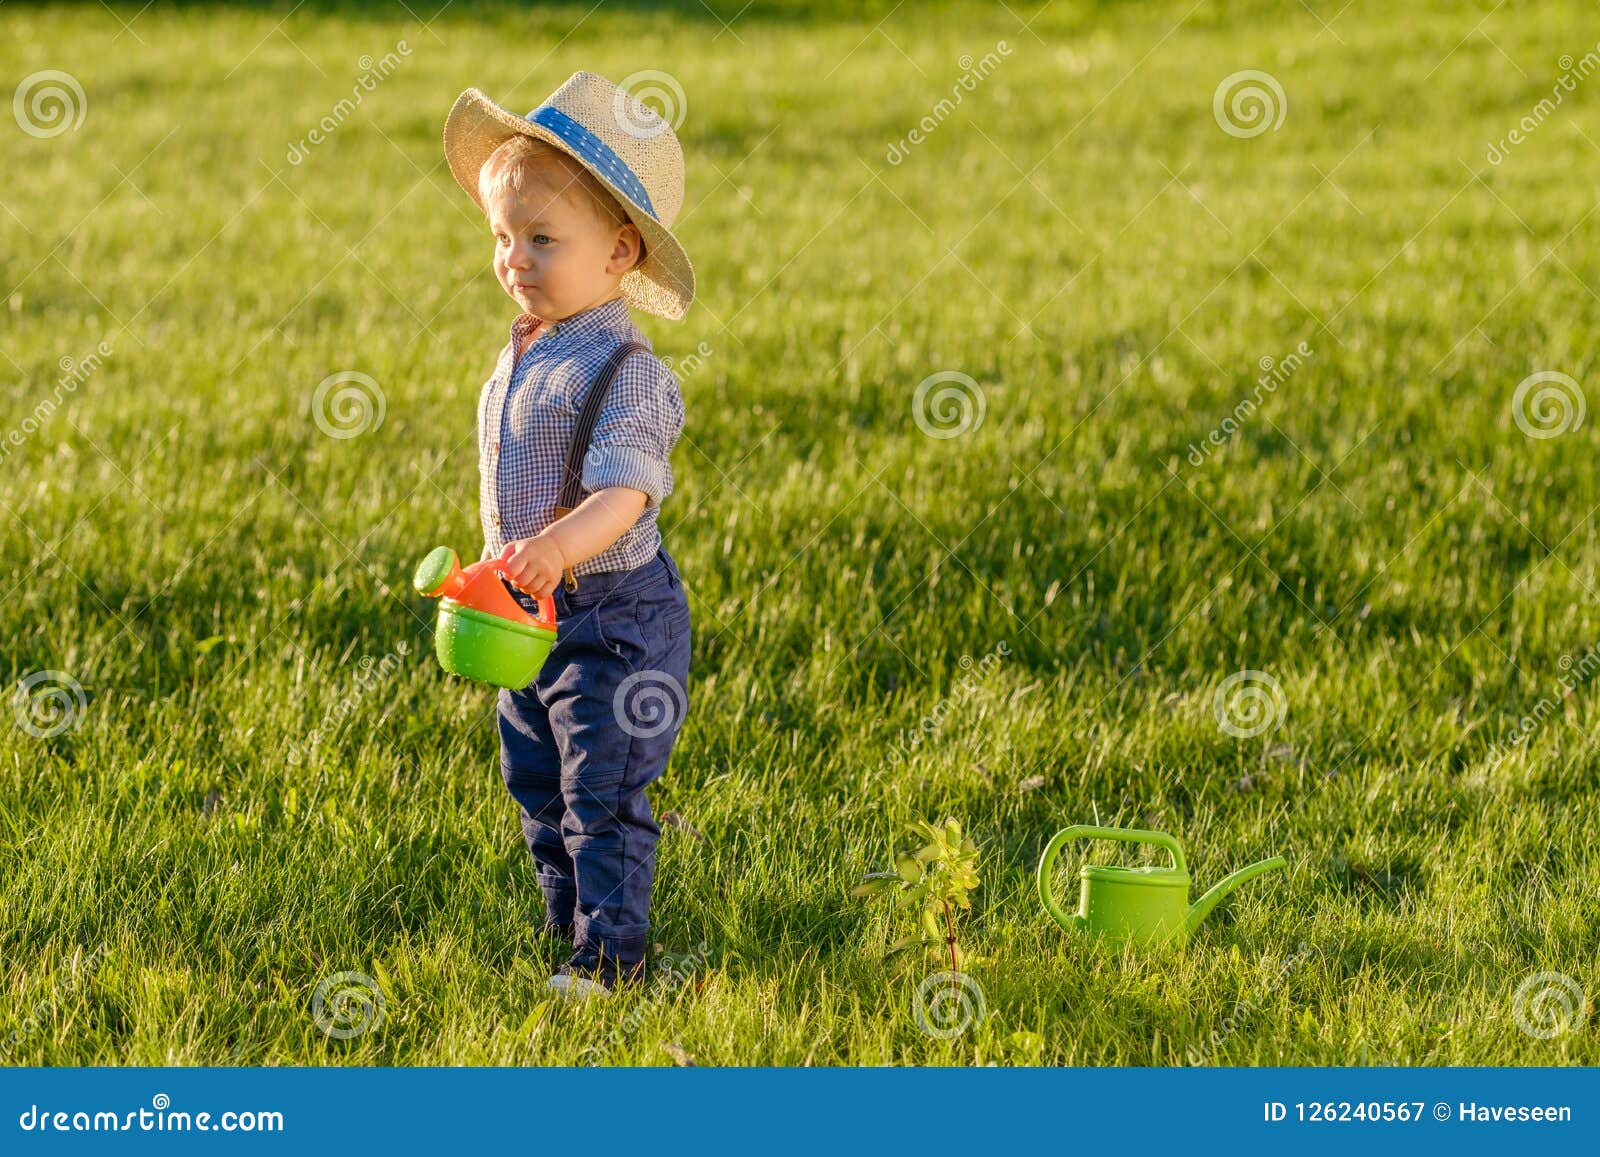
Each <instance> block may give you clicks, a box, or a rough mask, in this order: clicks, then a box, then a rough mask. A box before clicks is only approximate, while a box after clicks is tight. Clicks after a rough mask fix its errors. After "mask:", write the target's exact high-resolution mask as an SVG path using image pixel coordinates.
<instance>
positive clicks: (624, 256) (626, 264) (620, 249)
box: [606, 221, 644, 273]
mask: <svg viewBox="0 0 1600 1157" xmlns="http://www.w3.org/2000/svg"><path fill="white" fill-rule="evenodd" d="M643 260H644V238H643V237H641V236H640V235H639V227H638V226H637V225H635V224H634V223H633V222H631V221H630V222H628V224H626V225H624V226H622V227H621V228H620V229H618V230H617V240H616V242H615V243H614V244H613V245H612V246H611V260H610V261H609V262H607V263H606V265H607V268H608V269H609V270H610V272H612V273H626V272H628V270H630V269H633V268H634V267H635V266H637V265H638V264H639V263H640V262H641V261H643Z"/></svg>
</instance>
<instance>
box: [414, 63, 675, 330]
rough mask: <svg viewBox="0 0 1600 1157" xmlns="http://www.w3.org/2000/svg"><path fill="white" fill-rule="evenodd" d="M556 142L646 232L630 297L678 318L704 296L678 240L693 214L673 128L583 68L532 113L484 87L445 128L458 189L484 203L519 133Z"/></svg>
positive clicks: (629, 279) (630, 277) (627, 285)
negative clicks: (503, 152) (504, 148)
mask: <svg viewBox="0 0 1600 1157" xmlns="http://www.w3.org/2000/svg"><path fill="white" fill-rule="evenodd" d="M519 133H520V134H522V135H524V136H529V137H534V138H536V139H538V140H541V141H544V142H546V143H548V144H551V145H554V146H555V147H556V148H558V149H560V150H561V151H562V152H564V153H567V154H568V155H569V156H571V157H573V158H574V159H576V160H577V161H578V162H579V163H580V164H582V165H583V166H584V167H585V168H587V169H588V170H589V171H590V172H591V173H593V174H594V175H595V176H596V177H598V178H599V179H600V183H601V184H603V185H604V186H605V187H606V188H607V189H609V190H611V192H612V194H613V195H614V196H615V197H616V198H617V203H618V204H620V205H621V206H622V209H623V211H624V212H625V213H627V215H628V217H629V219H630V220H631V221H632V222H633V223H634V224H635V225H636V226H638V228H639V233H640V235H641V236H642V237H643V238H644V246H645V258H644V261H643V262H641V263H640V264H639V266H638V267H637V268H635V269H630V270H629V271H628V272H627V273H625V274H623V275H622V282H621V286H620V288H621V290H622V295H623V296H624V297H626V298H627V299H628V301H629V302H630V303H631V304H633V305H636V306H638V307H639V308H640V309H642V310H645V311H646V312H649V313H654V314H659V315H660V316H662V317H670V318H673V319H677V318H681V317H682V316H683V315H684V314H685V313H687V312H688V311H689V303H690V302H691V301H693V300H694V267H693V266H692V265H690V264H689V255H688V254H687V253H685V252H684V251H683V246H682V245H680V244H679V243H678V239H677V238H676V237H674V236H673V235H672V230H671V225H672V223H673V221H675V220H676V219H677V216H678V210H679V209H681V208H683V149H682V148H681V147H680V146H679V145H678V138H677V135H676V134H674V133H673V131H672V125H671V124H669V123H668V122H667V121H666V120H664V119H662V117H661V115H660V114H659V113H657V112H656V111H655V110H654V109H653V108H651V107H650V106H649V105H647V104H645V103H644V102H643V101H641V100H639V99H638V97H636V96H634V95H632V94H631V93H629V92H627V91H626V90H624V89H620V88H618V87H617V86H616V85H614V84H612V83H611V82H610V81H609V80H607V79H605V77H603V76H596V75H595V74H594V73H592V72H576V73H573V75H572V78H571V79H570V80H568V81H567V83H565V84H563V85H562V86H561V87H560V88H558V89H556V91H555V92H553V93H551V94H550V96H549V97H548V98H547V99H546V100H545V102H544V103H543V104H541V105H540V106H539V107H538V108H536V109H534V110H533V111H532V112H530V113H529V114H528V115H527V116H526V117H520V116H518V115H517V114H516V113H514V112H509V111H507V110H506V109H503V108H501V107H500V106H499V105H497V104H495V103H494V102H493V101H492V100H490V99H489V98H488V97H486V96H485V95H484V94H483V93H481V92H479V91H478V90H477V89H475V88H469V89H467V91H466V92H464V93H462V94H461V95H460V97H458V98H457V99H456V103H455V107H454V108H452V109H451V110H450V116H449V118H448V119H447V120H446V121H445V124H444V155H445V158H446V159H447V160H448V161H449V162H450V171H451V172H452V173H454V174H455V178H456V183H457V184H458V185H460V186H461V187H462V188H463V189H465V190H466V191H467V195H468V196H470V197H471V198H472V199H473V201H474V202H476V203H477V205H478V207H479V208H480V209H481V208H483V202H482V201H480V200H478V171H479V170H480V169H482V168H483V163H484V162H485V161H486V160H488V159H489V154H490V153H492V152H494V151H495V149H497V148H499V147H500V145H501V144H503V143H504V142H505V141H507V140H509V139H510V138H511V137H513V136H516V135H517V134H519Z"/></svg>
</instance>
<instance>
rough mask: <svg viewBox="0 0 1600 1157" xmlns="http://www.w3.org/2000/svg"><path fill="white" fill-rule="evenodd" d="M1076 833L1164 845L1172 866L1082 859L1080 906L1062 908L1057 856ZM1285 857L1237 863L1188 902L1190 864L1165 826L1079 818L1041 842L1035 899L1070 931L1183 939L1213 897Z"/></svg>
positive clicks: (1136, 939)
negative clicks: (1113, 824)
mask: <svg viewBox="0 0 1600 1157" xmlns="http://www.w3.org/2000/svg"><path fill="white" fill-rule="evenodd" d="M1078 839H1085V840H1122V841H1124V842H1126V843H1130V844H1154V845H1155V846H1156V847H1158V848H1164V849H1165V850H1166V852H1167V854H1168V855H1169V856H1170V857H1171V858H1172V866H1171V867H1169V868H1167V867H1148V868H1123V867H1118V866H1117V865H1115V864H1085V865H1083V867H1082V868H1080V869H1079V871H1078V877H1079V879H1080V880H1081V881H1082V889H1081V892H1080V894H1079V897H1078V910H1077V911H1076V912H1073V913H1068V912H1063V911H1062V910H1061V905H1060V904H1058V903H1057V902H1056V898H1055V893H1054V887H1055V866H1056V857H1057V856H1058V855H1060V854H1061V848H1062V846H1063V845H1064V844H1066V843H1067V842H1068V841H1069V840H1078ZM1286 863H1287V861H1285V860H1284V858H1283V857H1282V856H1273V857H1272V858H1271V859H1270V860H1262V861H1261V862H1260V863H1255V864H1251V865H1250V866H1249V867H1245V868H1240V869H1239V870H1238V871H1237V872H1235V873H1233V875H1231V876H1227V877H1225V878H1223V879H1222V880H1219V881H1218V882H1217V883H1216V884H1214V885H1212V887H1211V890H1210V891H1209V892H1207V893H1206V894H1205V895H1203V896H1201V897H1200V898H1199V899H1198V900H1196V901H1195V902H1194V903H1193V904H1190V903H1189V869H1188V868H1187V867H1186V866H1185V864H1184V862H1183V849H1182V848H1180V847H1179V846H1178V841H1177V840H1175V839H1173V838H1172V837H1171V836H1169V835H1167V833H1166V832H1147V831H1141V830H1139V829H1138V828H1097V827H1088V826H1085V825H1081V824H1080V825H1075V826H1073V827H1070V828H1062V829H1061V830H1060V831H1059V832H1057V833H1056V834H1055V835H1054V836H1052V837H1051V839H1050V842H1049V843H1048V844H1047V845H1045V849H1044V855H1042V856H1040V857H1039V873H1038V883H1039V899H1041V900H1043V901H1044V907H1045V911H1047V912H1049V913H1050V915H1051V916H1053V917H1054V918H1055V921H1056V923H1057V924H1060V925H1061V926H1062V927H1063V928H1065V929H1066V930H1067V931H1069V932H1074V931H1082V932H1090V933H1094V934H1096V935H1098V936H1101V937H1104V938H1106V939H1108V940H1112V941H1117V942H1132V943H1137V944H1182V943H1184V942H1185V941H1187V940H1188V939H1189V937H1190V935H1191V934H1192V933H1193V932H1194V930H1195V929H1196V928H1198V927H1200V923H1201V921H1203V920H1204V919H1205V918H1206V916H1207V915H1208V914H1209V913H1210V912H1211V909H1213V908H1215V907H1216V906H1217V901H1219V900H1221V899H1222V898H1223V897H1224V896H1226V895H1227V894H1228V893H1229V892H1231V891H1233V890H1234V889H1235V888H1237V887H1238V886H1239V885H1240V884H1242V883H1244V882H1245V881H1246V880H1248V879H1250V877H1252V876H1258V875H1260V874H1261V873H1262V872H1266V871H1270V870H1271V869H1273V868H1282V867H1284V866H1285V865H1286Z"/></svg>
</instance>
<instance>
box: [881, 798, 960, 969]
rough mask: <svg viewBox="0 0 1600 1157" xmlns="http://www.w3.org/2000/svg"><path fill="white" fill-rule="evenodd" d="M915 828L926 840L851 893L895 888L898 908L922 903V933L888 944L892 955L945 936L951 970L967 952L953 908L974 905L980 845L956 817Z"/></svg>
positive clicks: (893, 890) (923, 823)
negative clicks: (960, 941)
mask: <svg viewBox="0 0 1600 1157" xmlns="http://www.w3.org/2000/svg"><path fill="white" fill-rule="evenodd" d="M911 830H912V831H914V832H916V833H917V834H918V835H919V836H921V837H922V838H924V839H926V840H927V843H925V844H923V846H922V847H920V848H918V849H916V850H915V851H913V852H902V853H901V854H899V855H897V856H896V857H895V859H894V871H892V872H873V873H871V874H870V875H868V876H867V878H866V879H865V880H864V881H863V882H862V883H860V884H858V885H857V886H856V887H855V888H854V889H852V890H851V893H850V894H851V895H852V896H861V897H873V896H880V895H882V894H884V893H886V892H896V893H898V895H896V897H895V905H896V906H897V907H901V908H911V907H918V906H920V908H921V912H920V922H921V929H922V930H921V932H919V933H918V934H917V935H914V936H907V937H905V938H904V939H902V940H898V941H896V942H895V943H894V944H892V945H890V947H889V952H888V955H890V956H892V955H894V954H895V953H896V952H901V951H903V950H905V949H907V948H915V947H918V946H919V945H927V944H937V943H938V942H939V941H940V940H943V941H944V943H945V946H946V947H947V948H948V950H949V952H950V970H951V971H952V972H959V971H961V964H962V961H963V959H964V954H963V953H962V951H961V948H960V947H959V946H958V945H957V944H956V923H955V909H957V908H971V907H972V899H971V896H972V893H973V892H975V891H976V890H977V888H978V845H977V844H975V843H973V842H972V839H971V838H970V837H964V836H962V834H961V824H960V823H958V822H957V821H956V820H953V819H947V820H944V821H943V822H941V823H939V824H930V823H927V822H926V821H920V820H919V821H918V822H917V823H915V824H912V825H911ZM941 924H942V927H941Z"/></svg>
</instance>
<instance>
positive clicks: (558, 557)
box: [502, 534, 567, 597]
mask: <svg viewBox="0 0 1600 1157" xmlns="http://www.w3.org/2000/svg"><path fill="white" fill-rule="evenodd" d="M511 546H512V547H513V548H514V549H513V550H512V552H511V554H510V556H509V557H508V558H507V559H506V561H505V564H504V566H503V567H502V569H503V570H504V571H505V573H506V576H507V577H508V578H510V579H511V581H512V582H513V583H515V584H516V585H517V586H519V587H521V588H522V589H523V590H525V591H527V592H528V593H529V594H530V595H533V596H535V597H538V596H540V595H547V594H549V593H551V592H552V591H554V590H555V589H556V584H557V583H559V582H560V581H561V572H562V571H563V570H564V569H566V565H567V560H566V558H565V557H564V556H563V555H562V553H561V547H560V546H558V545H557V544H556V541H555V539H553V538H550V537H549V536H547V535H543V534H536V535H534V536H533V537H532V538H519V539H517V540H516V541H515V542H513V543H512V544H511Z"/></svg>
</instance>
